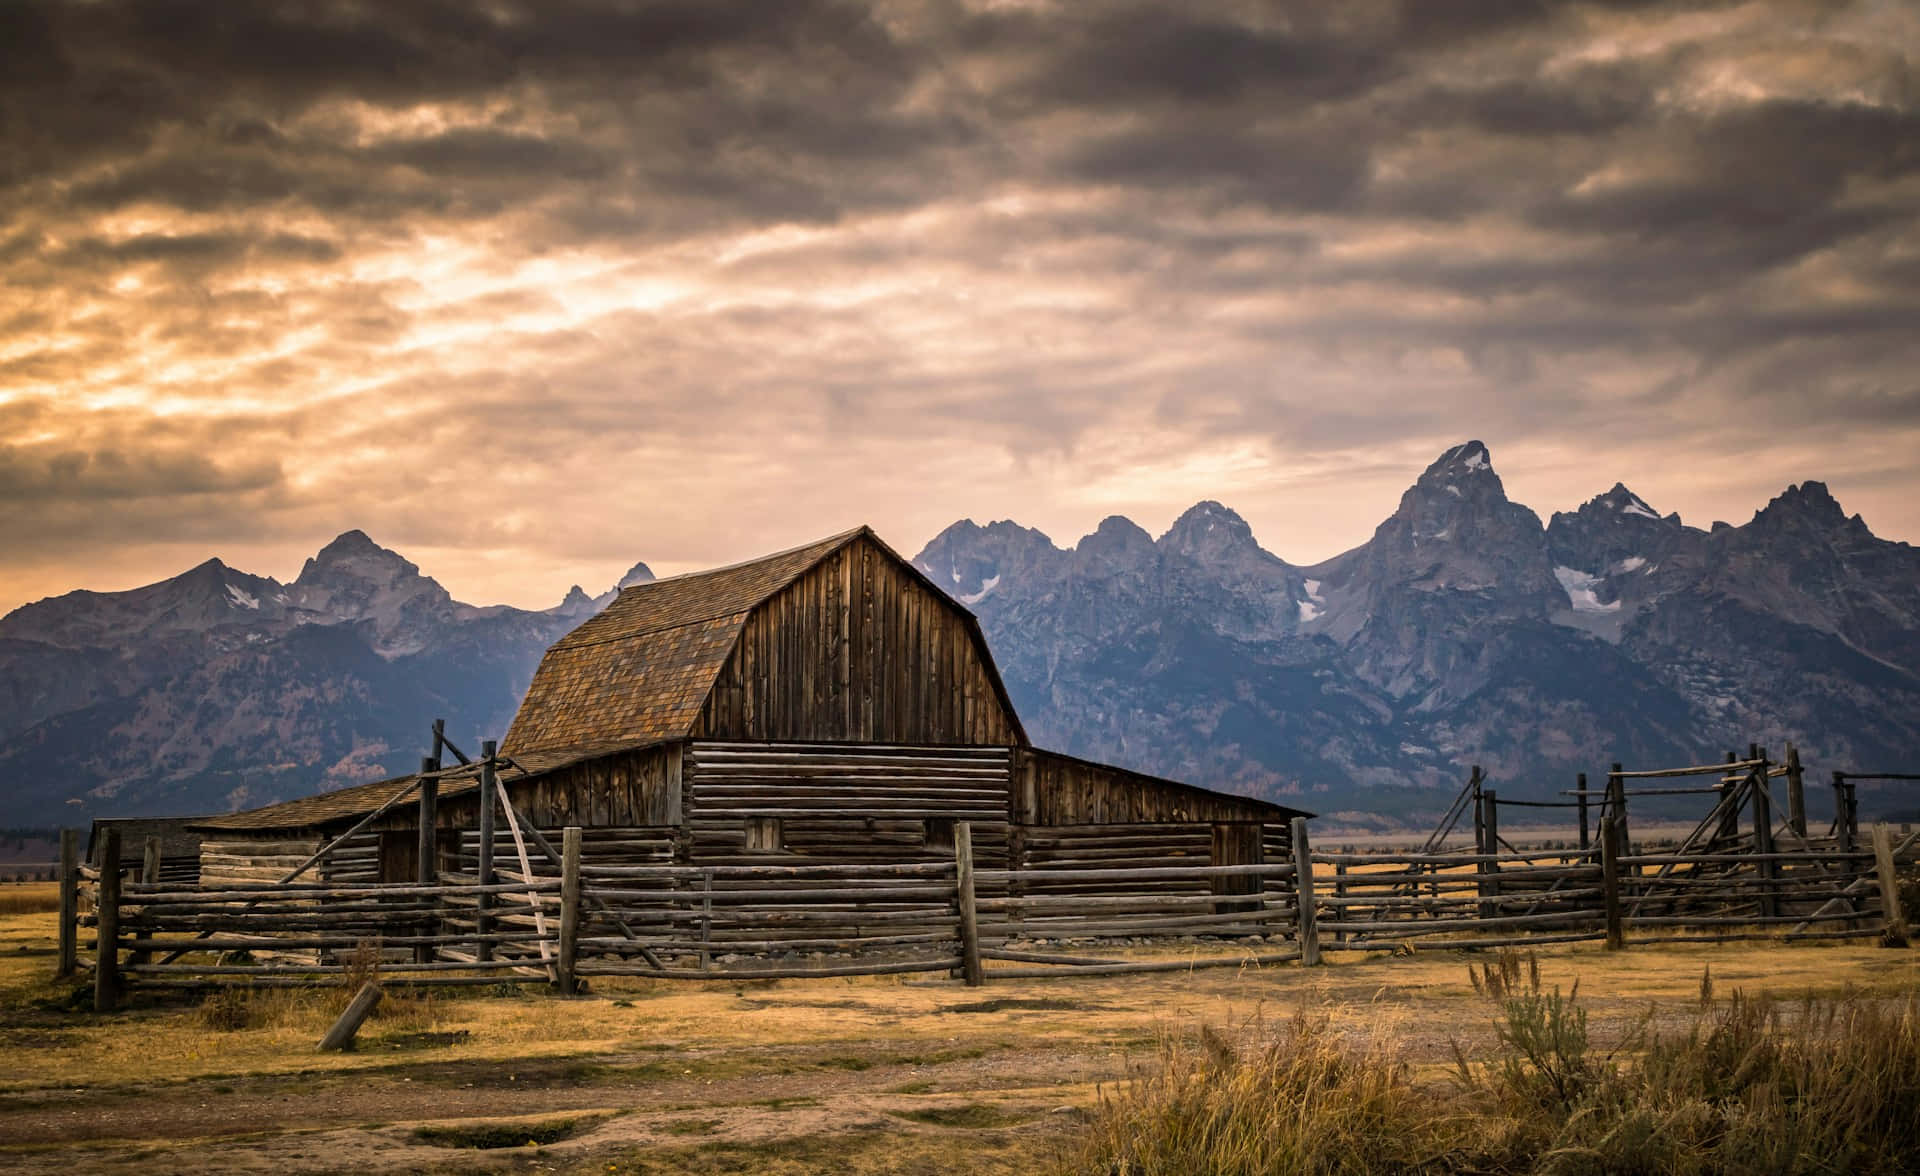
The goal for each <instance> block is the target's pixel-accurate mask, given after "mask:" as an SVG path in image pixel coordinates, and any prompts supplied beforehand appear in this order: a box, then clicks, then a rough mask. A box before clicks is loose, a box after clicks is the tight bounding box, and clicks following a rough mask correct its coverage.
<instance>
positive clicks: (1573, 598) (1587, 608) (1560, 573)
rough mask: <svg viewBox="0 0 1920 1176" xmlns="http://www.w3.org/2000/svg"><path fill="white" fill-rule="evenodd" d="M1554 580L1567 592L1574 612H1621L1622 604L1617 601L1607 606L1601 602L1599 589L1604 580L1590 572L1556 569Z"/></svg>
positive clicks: (1564, 568)
mask: <svg viewBox="0 0 1920 1176" xmlns="http://www.w3.org/2000/svg"><path fill="white" fill-rule="evenodd" d="M1553 578H1554V579H1556V580H1558V581H1560V587H1561V588H1563V589H1565V590H1566V593H1567V600H1568V601H1569V602H1570V603H1571V604H1572V605H1573V611H1575V612H1585V613H1613V612H1619V611H1620V602H1619V601H1617V600H1615V601H1611V602H1609V603H1606V604H1602V603H1601V602H1600V597H1599V594H1598V593H1597V592H1596V591H1595V589H1597V588H1599V587H1600V585H1601V584H1602V583H1604V580H1603V579H1602V578H1601V577H1599V576H1595V575H1592V574H1590V573H1588V572H1583V571H1579V570H1578V569H1575V568H1568V567H1556V568H1554V569H1553Z"/></svg>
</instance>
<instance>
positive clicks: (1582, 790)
mask: <svg viewBox="0 0 1920 1176" xmlns="http://www.w3.org/2000/svg"><path fill="white" fill-rule="evenodd" d="M1573 789H1574V792H1575V794H1576V797H1577V799H1578V800H1579V802H1580V852H1582V853H1585V852H1586V851H1587V850H1589V849H1592V848H1593V837H1592V835H1591V834H1589V833H1588V832H1587V774H1586V773H1585V772H1582V773H1580V774H1579V775H1578V776H1575V777H1574V785H1573Z"/></svg>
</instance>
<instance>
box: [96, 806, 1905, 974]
mask: <svg viewBox="0 0 1920 1176" xmlns="http://www.w3.org/2000/svg"><path fill="white" fill-rule="evenodd" d="M1598 834H1599V837H1598V841H1599V844H1598V845H1595V846H1592V847H1590V848H1588V849H1584V850H1554V851H1530V852H1519V851H1508V852H1497V853H1481V852H1445V851H1437V850H1436V851H1432V852H1418V853H1403V854H1355V853H1325V852H1319V851H1316V850H1314V849H1313V848H1312V847H1311V846H1310V844H1309V841H1308V836H1307V829H1306V825H1305V822H1304V821H1298V822H1296V823H1295V827H1294V830H1293V856H1292V860H1290V861H1286V862H1268V863H1260V864H1251V865H1232V866H1213V865H1163V866H1152V867H1146V868H1120V867H1113V866H1108V865H1096V866H1091V867H1088V868H1084V869H1077V868H1063V867H1061V866H1059V865H1053V866H1050V867H1048V868H1045V869H1039V870H1035V869H1011V868H998V867H996V868H991V869H987V868H975V862H974V855H973V849H972V841H971V830H970V829H969V828H968V826H966V825H965V824H964V823H962V824H959V825H957V826H956V828H955V837H954V855H953V859H952V860H951V861H936V862H926V861H921V862H909V863H864V862H863V863H840V864H800V863H794V864H785V863H782V864H726V865H715V866H677V865H672V864H667V863H661V864H642V865H632V864H620V865H612V864H595V863H593V862H590V861H585V860H583V854H582V844H583V841H582V833H581V830H579V829H578V828H569V829H567V830H565V831H564V833H563V835H562V841H563V848H562V849H560V850H558V851H556V852H555V854H554V855H553V858H554V859H557V862H556V861H553V860H550V859H548V858H546V857H544V856H543V857H542V858H541V859H539V863H538V864H540V865H548V866H550V870H549V871H548V872H541V871H540V870H539V869H538V868H537V866H536V862H535V859H534V858H533V856H532V855H519V856H518V858H517V861H516V862H515V864H516V865H518V866H519V867H520V868H519V869H513V868H502V867H495V869H494V875H493V876H494V877H496V878H497V879H498V880H497V881H494V882H490V883H487V884H485V885H482V884H481V883H480V882H479V880H478V878H477V877H472V876H466V877H463V876H453V877H447V878H442V879H440V880H437V881H435V882H432V883H425V884H414V883H402V884H379V883H366V882H351V883H332V882H300V881H291V882H284V883H280V884H277V885H261V886H258V887H251V888H235V887H224V888H220V887H207V886H184V885H181V884H180V883H178V882H176V881H169V880H167V875H166V874H165V873H164V872H163V871H162V870H160V869H159V868H158V863H154V862H150V863H149V868H148V869H145V870H143V872H142V876H140V877H138V878H136V879H135V880H131V881H126V880H123V879H122V877H121V874H120V872H119V871H113V870H109V871H105V872H104V873H103V872H100V871H96V870H92V869H90V868H89V867H87V866H84V865H81V864H80V863H79V862H78V861H77V854H76V853H75V852H74V850H75V845H74V843H73V841H72V839H71V838H67V839H63V844H62V849H63V864H62V873H61V936H60V960H59V970H60V974H61V975H71V974H73V973H75V972H76V971H78V969H79V968H80V966H81V964H82V963H83V961H82V959H81V946H82V938H83V937H82V935H81V931H82V930H83V929H84V928H87V927H92V928H93V931H94V934H93V936H92V939H93V949H94V950H93V952H92V956H93V958H92V961H91V963H92V965H93V973H94V993H95V1003H96V1007H98V1008H101V1009H111V1008H113V1007H115V1005H116V1003H117V1002H118V1001H119V1000H120V999H121V997H122V995H123V993H125V992H126V991H128V990H138V989H191V988H205V987H214V986H222V985H257V986H292V985H300V986H305V985H313V984H329V983H345V982H348V981H349V980H350V979H352V978H353V977H355V976H356V975H361V974H363V973H365V972H366V971H368V970H369V969H376V970H377V971H378V972H379V973H381V974H382V975H386V976H389V977H391V978H392V979H394V980H398V981H401V982H406V983H422V984H500V983H524V982H537V983H548V984H552V985H554V986H556V987H557V988H558V989H559V990H560V991H562V992H572V991H574V990H575V989H576V987H577V984H578V982H579V980H580V979H581V978H590V977H594V976H651V977H656V978H663V979H688V980H737V979H744V978H778V977H809V976H851V975H878V974H887V973H910V972H952V973H955V974H958V975H959V976H961V977H962V978H963V979H964V980H965V981H966V982H967V983H969V984H978V983H982V982H984V981H986V980H991V979H996V978H1003V979H1011V978H1017V977H1032V976H1051V975H1066V974H1079V975H1088V974H1120V973H1129V972H1151V971H1170V970H1185V969H1190V968H1196V967H1213V966H1223V967H1225V966H1247V965H1267V964H1278V963H1285V962H1292V961H1298V962H1300V963H1302V964H1305V965H1313V964H1317V963H1319V962H1320V961H1321V958H1322V956H1323V953H1326V952H1336V951H1390V952H1405V951H1409V950H1413V949H1415V948H1417V947H1421V946H1429V947H1432V948H1436V949H1456V948H1484V947H1503V946H1514V945H1526V944H1545V943H1559V942H1572V941H1580V940H1604V941H1606V943H1607V944H1608V945H1609V946H1611V947H1615V948H1625V947H1629V946H1631V945H1633V944H1635V943H1647V942H1675V941H1682V942H1691V941H1725V940H1733V939H1743V938H1755V937H1766V938H1778V939H1784V940H1808V939H1839V938H1857V937H1867V936H1877V937H1880V938H1881V939H1882V940H1884V941H1886V942H1888V943H1890V944H1904V943H1905V942H1906V937H1907V933H1908V932H1907V924H1906V919H1905V914H1904V912H1903V911H1902V910H1901V907H1900V891H1899V884H1898V878H1897V876H1896V875H1897V871H1898V869H1899V868H1900V866H1901V865H1902V864H1909V863H1912V862H1913V861H1915V859H1916V857H1920V850H1916V841H1920V835H1913V834H1910V835H1906V836H1904V837H1902V838H1898V839H1896V838H1895V836H1894V835H1893V834H1892V833H1891V832H1890V831H1889V829H1888V828H1887V826H1885V825H1884V824H1882V825H1877V826H1875V827H1874V828H1873V830H1872V836H1871V838H1870V844H1869V845H1866V846H1862V847H1858V848H1842V847H1841V846H1840V845H1838V844H1836V843H1833V842H1831V841H1829V842H1827V843H1824V844H1819V845H1809V846H1806V847H1796V848H1789V849H1780V848H1775V849H1773V850H1772V851H1771V852H1751V851H1749V852H1742V853H1722V852H1709V851H1702V850H1688V849H1685V848H1684V847H1683V848H1682V849H1679V850H1675V851H1673V852H1668V853H1630V852H1627V842H1626V839H1625V831H1624V828H1623V822H1621V821H1619V820H1618V819H1616V818H1615V817H1614V816H1612V815H1609V816H1607V817H1606V818H1605V819H1603V820H1602V821H1601V822H1600V827H1599V830H1598ZM107 836H108V838H109V846H108V848H109V851H110V852H109V854H108V856H107V857H106V858H105V860H107V861H115V860H118V859H117V857H115V856H114V854H115V853H117V849H118V847H117V846H116V845H113V844H112V842H113V841H114V840H117V834H115V833H112V832H109V834H108V835H107ZM148 877H151V878H154V879H155V880H154V881H147V880H146V878H148ZM1173 938H1182V939H1187V940H1192V941H1196V942H1198V941H1209V942H1211V943H1212V944H1214V945H1216V946H1217V947H1219V948H1222V949H1224V950H1221V951H1217V952H1214V953H1212V954H1207V955H1201V954H1199V953H1198V952H1197V951H1196V952H1194V953H1192V954H1191V955H1190V956H1189V957H1188V958H1182V959H1137V958H1136V959H1124V958H1116V953H1114V952H1112V950H1111V949H1112V948H1113V947H1116V946H1123V945H1134V944H1138V943H1141V942H1143V941H1144V942H1164V941H1166V940H1168V939H1173ZM1090 948H1091V949H1093V951H1095V952H1098V953H1099V954H1089V949H1090ZM1103 948H1104V949H1105V950H1102V949H1103ZM988 964H992V965H994V966H993V967H988V966H987V965H988Z"/></svg>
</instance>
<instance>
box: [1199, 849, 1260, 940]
mask: <svg viewBox="0 0 1920 1176" xmlns="http://www.w3.org/2000/svg"><path fill="white" fill-rule="evenodd" d="M1265 860H1266V858H1265V855H1264V854H1263V853H1262V851H1261V837H1260V826H1259V825H1256V824H1240V823H1234V824H1226V823H1221V824H1216V825H1214V827H1213V855H1212V862H1213V864H1214V865H1216V866H1257V865H1259V864H1260V863H1261V862H1263V861H1265ZM1260 889H1261V878H1260V876H1259V875H1258V874H1234V875H1229V876H1226V877H1216V878H1215V879H1214V880H1213V892H1214V893H1215V894H1222V895H1254V896H1257V895H1258V894H1259V893H1260ZM1259 909H1260V900H1259V898H1257V897H1253V898H1244V899H1240V900H1238V901H1228V902H1216V903H1214V904H1213V911H1214V913H1215V914H1217V915H1225V914H1234V913H1238V912H1240V911H1257V910H1259ZM1255 929H1256V930H1257V928H1255Z"/></svg>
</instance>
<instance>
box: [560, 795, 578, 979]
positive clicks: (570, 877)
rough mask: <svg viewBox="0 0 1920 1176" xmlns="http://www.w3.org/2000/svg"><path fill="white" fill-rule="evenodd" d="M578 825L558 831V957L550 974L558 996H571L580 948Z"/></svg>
mask: <svg viewBox="0 0 1920 1176" xmlns="http://www.w3.org/2000/svg"><path fill="white" fill-rule="evenodd" d="M580 836H581V834H580V826H578V825H568V826H567V827H566V828H565V829H562V830H561V831H560V957H559V959H557V960H556V961H555V962H554V975H555V977H556V978H557V979H558V981H559V984H560V995H561V996H572V995H573V994H574V992H575V990H576V989H575V985H574V982H573V961H574V958H575V957H576V956H577V955H578V954H579V949H580Z"/></svg>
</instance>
